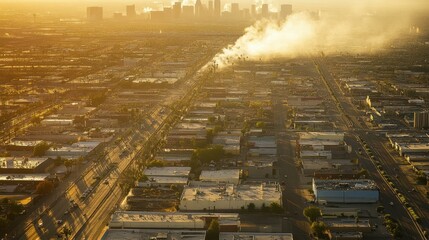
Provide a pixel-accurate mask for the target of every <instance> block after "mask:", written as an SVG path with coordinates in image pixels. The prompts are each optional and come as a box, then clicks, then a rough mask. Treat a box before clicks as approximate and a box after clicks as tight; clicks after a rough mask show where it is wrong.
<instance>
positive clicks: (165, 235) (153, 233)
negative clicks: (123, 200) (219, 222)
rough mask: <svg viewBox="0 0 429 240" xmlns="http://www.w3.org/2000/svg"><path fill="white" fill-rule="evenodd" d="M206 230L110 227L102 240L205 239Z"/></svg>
mask: <svg viewBox="0 0 429 240" xmlns="http://www.w3.org/2000/svg"><path fill="white" fill-rule="evenodd" d="M205 237H206V231H191V230H171V229H165V230H161V229H156V230H155V229H108V230H107V231H106V232H105V233H104V235H103V237H102V238H101V240H117V239H121V240H136V239H148V240H149V239H163V240H205Z"/></svg>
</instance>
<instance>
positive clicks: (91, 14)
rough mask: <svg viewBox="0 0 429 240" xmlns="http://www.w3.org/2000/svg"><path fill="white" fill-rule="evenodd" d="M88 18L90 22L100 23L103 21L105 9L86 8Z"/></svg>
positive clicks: (96, 7)
mask: <svg viewBox="0 0 429 240" xmlns="http://www.w3.org/2000/svg"><path fill="white" fill-rule="evenodd" d="M86 17H87V19H88V20H89V21H100V20H102V19H103V8H102V7H98V6H94V7H87V8H86Z"/></svg>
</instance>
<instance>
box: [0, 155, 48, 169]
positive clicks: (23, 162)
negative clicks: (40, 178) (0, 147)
mask: <svg viewBox="0 0 429 240" xmlns="http://www.w3.org/2000/svg"><path fill="white" fill-rule="evenodd" d="M47 159H48V158H47V157H44V158H33V157H32V158H26V157H0V168H12V169H33V168H36V167H37V166H39V165H40V164H42V163H43V162H45V161H46V160H47Z"/></svg>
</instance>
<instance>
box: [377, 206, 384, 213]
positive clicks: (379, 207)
mask: <svg viewBox="0 0 429 240" xmlns="http://www.w3.org/2000/svg"><path fill="white" fill-rule="evenodd" d="M377 212H378V213H382V212H384V206H381V205H380V206H378V207H377Z"/></svg>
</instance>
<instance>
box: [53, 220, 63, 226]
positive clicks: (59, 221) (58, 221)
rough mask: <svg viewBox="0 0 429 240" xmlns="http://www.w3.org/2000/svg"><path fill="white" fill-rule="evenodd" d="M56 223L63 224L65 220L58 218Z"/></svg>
mask: <svg viewBox="0 0 429 240" xmlns="http://www.w3.org/2000/svg"><path fill="white" fill-rule="evenodd" d="M55 223H56V224H57V225H61V224H62V223H63V220H61V219H58V220H56V221H55Z"/></svg>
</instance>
